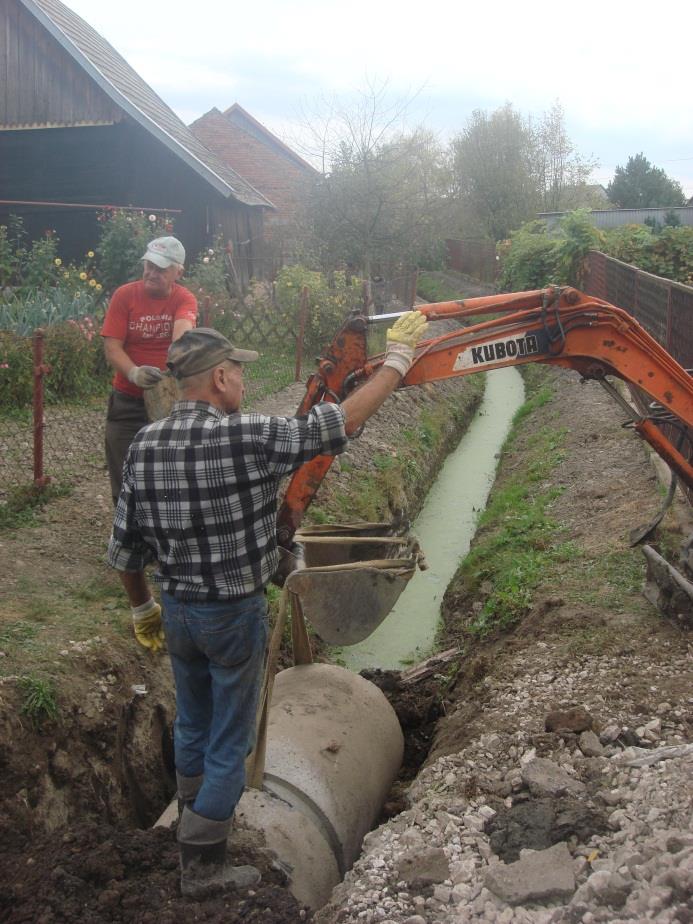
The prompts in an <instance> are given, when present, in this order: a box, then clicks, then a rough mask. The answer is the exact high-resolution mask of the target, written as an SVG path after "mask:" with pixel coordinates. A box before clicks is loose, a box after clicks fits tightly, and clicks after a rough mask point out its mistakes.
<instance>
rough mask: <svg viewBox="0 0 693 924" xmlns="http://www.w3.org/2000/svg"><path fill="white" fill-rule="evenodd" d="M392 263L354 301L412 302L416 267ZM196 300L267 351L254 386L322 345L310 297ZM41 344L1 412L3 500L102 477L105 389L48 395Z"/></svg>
mask: <svg viewBox="0 0 693 924" xmlns="http://www.w3.org/2000/svg"><path fill="white" fill-rule="evenodd" d="M392 269H394V268H392ZM396 269H397V270H398V272H391V273H390V274H389V275H388V277H387V278H383V279H382V280H379V281H378V291H377V298H374V295H373V288H372V286H371V287H368V286H362V285H361V283H360V281H356V282H357V285H358V291H357V292H356V296H357V297H356V302H355V304H360V305H361V306H362V307H363V309H364V310H365V311H367V312H368V313H374V312H377V311H378V310H381V311H382V310H394V307H395V305H397V306H398V307H400V308H405V307H410V306H411V305H413V303H414V301H415V297H416V271H415V270H413V269H410V268H407V267H401V266H399V267H397V268H396ZM200 308H201V315H200V320H201V322H202V323H203V324H205V326H211V327H218V328H219V329H220V330H223V332H224V333H225V334H227V335H228V336H229V337H230V338H231V339H232V340H234V341H235V342H237V343H239V344H241V345H247V346H251V347H254V348H256V349H259V350H260V351H261V352H264V353H265V354H266V355H265V358H266V359H267V362H266V363H265V364H264V366H263V364H262V363H259V364H258V366H262V369H258V372H259V373H260V376H259V380H258V381H257V382H255V381H253V382H252V383H249V384H251V385H252V390H254V391H257V393H259V394H265V393H268V391H270V390H272V389H273V388H274V390H276V389H277V388H281V387H282V386H283V385H285V384H288V381H290V380H292V379H293V377H294V376H293V375H292V374H291V372H290V369H289V367H291V369H293V367H294V365H295V369H296V376H298V375H299V374H300V370H301V361H302V358H303V361H304V365H305V366H307V365H308V364H310V365H311V366H312V363H313V360H314V356H315V355H316V354H317V352H318V350H319V348H320V347H321V346H322V345H323V344H322V343H320V344H317V342H313V341H311V339H310V332H309V331H308V329H307V325H306V317H307V305H303V307H301V305H299V309H298V310H296V308H295V307H285V306H282V304H281V303H280V302H279V300H278V299H277V298H276V293H275V291H274V288H273V287H271V291H270V297H269V298H253V297H252V295H249V296H248V297H247V298H245V299H244V300H243V301H242V303H239V305H238V307H237V308H236V309H235V310H234V311H233V313H232V315H231V316H230V317H229V316H227V315H225V316H224V317H223V318H222V317H221V316H219V314H218V313H215V311H214V310H212V309H211V308H210V306H209V304H205V303H204V301H203V302H202V303H201V305H200ZM346 313H348V309H347V307H345V308H344V309H343V310H342V315H339V317H341V318H342V320H344V319H345V317H346ZM339 317H337V316H335V317H334V324H333V321H332V320H330V324H329V326H330V335H331V334H333V333H334V332H336V330H337V329H338V327H339V324H340V323H341V321H340V320H339ZM222 322H223V323H222ZM304 334H305V343H304ZM42 344H43V332H42V331H37V332H35V334H34V337H33V350H34V357H33V376H34V394H33V403H32V402H29V403H27V405H26V406H22V407H15V408H12V409H11V411H10V412H9V413H4V414H3V415H2V416H1V417H0V504H6V503H7V501H8V499H9V498H10V497H11V496H12V494H13V493H14V492H16V491H17V490H18V489H23V488H27V487H30V486H32V485H34V486H36V487H42V486H43V485H45V484H47V483H51V484H53V485H58V486H66V487H71V486H74V485H75V484H77V483H79V482H80V480H82V479H89V478H93V477H95V476H99V475H100V476H103V477H104V478H105V458H104V436H105V415H106V394H103V395H102V396H100V397H98V396H97V397H92V396H89V397H87V396H85V397H84V398H83V399H80V398H79V397H78V398H77V400H76V401H75V402H73V403H70V404H67V403H64V404H61V403H52V402H51V403H46V402H45V400H44V394H45V391H46V388H45V386H46V385H47V384H48V383H49V382H50V379H49V378H47V377H50V376H51V370H50V368H49V367H48V366H47V365H45V363H44V361H43V353H42V352H41V351H42V349H43V346H42ZM369 346H370V344H369ZM380 348H382V346H381V347H380ZM31 349H32V341H29V340H27V350H31ZM37 350H38V352H37ZM263 376H264V378H265V379H267V381H266V382H265V381H264V380H263ZM249 390H250V389H249Z"/></svg>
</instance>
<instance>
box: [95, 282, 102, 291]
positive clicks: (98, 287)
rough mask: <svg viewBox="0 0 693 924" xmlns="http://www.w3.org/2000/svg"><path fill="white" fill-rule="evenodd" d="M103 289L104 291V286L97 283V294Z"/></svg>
mask: <svg viewBox="0 0 693 924" xmlns="http://www.w3.org/2000/svg"><path fill="white" fill-rule="evenodd" d="M101 289H103V286H102V285H101V283H100V282H97V283H96V291H97V292H100V291H101Z"/></svg>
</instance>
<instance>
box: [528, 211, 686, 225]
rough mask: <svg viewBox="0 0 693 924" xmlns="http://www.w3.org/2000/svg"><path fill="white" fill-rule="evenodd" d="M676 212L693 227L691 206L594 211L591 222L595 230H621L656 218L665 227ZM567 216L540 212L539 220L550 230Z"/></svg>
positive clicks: (559, 213)
mask: <svg viewBox="0 0 693 924" xmlns="http://www.w3.org/2000/svg"><path fill="white" fill-rule="evenodd" d="M669 212H675V213H676V214H677V215H678V217H679V219H680V221H681V224H682V225H693V208H692V207H690V206H685V205H682V206H675V207H674V208H662V209H655V208H652V209H593V210H592V211H590V212H589V217H590V221H591V222H592V223H593V224H594V226H595V228H603V229H605V230H607V229H609V228H620V227H621V226H622V225H642V224H644V223H645V219H646V218H654V219H655V221H657V222H659V224H660V225H663V224H664V222H665V218H666V215H667V214H668V213H669ZM565 215H567V212H540V213H539V214H538V216H537V217H538V218H543V219H544V221H545V222H546V224H547V226H548V228H549V229H551V228H553V227H554V226H555V225H557V224H558V222H559V221H560V220H561V218H563V217H564V216H565Z"/></svg>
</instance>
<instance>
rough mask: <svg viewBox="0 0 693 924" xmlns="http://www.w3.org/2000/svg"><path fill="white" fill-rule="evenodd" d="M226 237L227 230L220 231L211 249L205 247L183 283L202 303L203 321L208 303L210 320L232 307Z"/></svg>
mask: <svg viewBox="0 0 693 924" xmlns="http://www.w3.org/2000/svg"><path fill="white" fill-rule="evenodd" d="M225 253H226V241H225V239H224V236H223V234H217V235H216V236H215V238H214V242H213V244H212V246H211V247H209V248H208V249H207V250H203V251H202V253H201V254H199V256H198V257H197V259H196V260H195V261H194V262H193V263H191V264H190V266H189V268H188V269H187V270H186V272H185V276H184V277H183V280H182V282H183V285H184V286H187V288H188V289H190V291H191V292H193V293H194V294H195V297H196V298H197V301H198V303H199V306H200V321H199V323H200V325H202V322H203V320H204V311H205V303H206V301H207V299H209V302H208V307H209V314H210V323H212V320H213V321H214V326H215V327H216V326H217V320H218V319H219V318H220V317H224V316H226V315H228V314H229V313H230V311H231V309H232V303H233V298H232V296H231V292H230V291H229V284H228V279H227V266H226V261H225V259H224V257H225Z"/></svg>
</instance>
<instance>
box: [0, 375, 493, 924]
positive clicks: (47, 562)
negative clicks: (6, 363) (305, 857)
mask: <svg viewBox="0 0 693 924" xmlns="http://www.w3.org/2000/svg"><path fill="white" fill-rule="evenodd" d="M301 391H302V389H301V387H300V386H299V387H293V386H292V387H291V388H290V389H289V390H288V391H287V393H286V394H285V395H284V396H281V397H274V398H273V399H269V400H267V401H266V402H265V403H264V404H263V406H262V410H264V411H266V412H270V413H272V412H273V413H280V412H283V413H290V412H291V410H292V409H293V408H295V406H296V404H297V398H298V396H299V393H300V392H301ZM479 395H480V383H479V382H477V383H476V384H475V385H471V384H470V383H468V382H461V381H456V382H448V383H440V384H439V385H436V386H431V387H426V388H415V389H409V390H408V391H407V392H406V393H405V394H400V395H397V396H396V397H395V398H393V399H392V400H391V401H390V402H389V403H388V405H386V406H385V407H384V408H383V409H382V410H381V411H380V412H379V415H378V416H377V417H376V418H375V420H374V421H372V424H371V427H369V428H367V430H366V432H365V433H364V435H363V437H362V438H361V439H360V440H359V441H355V442H354V443H352V445H351V446H350V449H349V455H348V460H349V464H348V465H346V464H345V465H343V467H341V470H340V466H335V470H334V471H333V472H331V473H330V474H329V475H328V477H327V479H326V482H325V484H324V486H323V489H322V492H321V493H322V503H321V509H322V510H323V511H327V513H326V514H324V515H326V516H339V515H340V514H341V513H343V510H344V501H341V502H340V503H337V501H336V497H337V494H340V496H347V497H348V496H349V495H350V494H351V495H352V496H354V495H356V494H358V492H359V491H361V490H362V485H363V484H364V482H363V478H364V477H365V478H366V480H367V481H366V483H367V484H368V486H369V490H374V491H375V489H374V487H373V485H374V484H376V482H375V481H374V480H373V479H377V477H378V475H379V471H380V465H381V464H382V463H379V462H378V460H387V459H389V458H394V457H395V456H396V455H397V454H398V453H399V455H400V456H402V451H401V447H400V446H399V437H400V434H401V432H402V430H403V429H404V428H408V429H409V430H412V431H413V430H415V429H416V428H417V426H418V425H419V424H420V423H421V421H424V420H425V422H426V427H427V429H426V437H427V438H426V441H424V443H422V444H421V445H418V444H413V445H412V446H411V447H410V448H409V449H408V450H407V451H406V452H405V453H404V455H405V456H406V457H407V459H408V460H409V459H410V461H411V464H410V465H409V467H408V471H409V472H410V474H411V477H410V478H408V480H407V483H406V485H405V486H404V487H403V486H402V485H396V484H394V483H392V484H391V483H389V482H387V483H385V484H384V485H380V483H379V482H377V492H375V493H376V494H377V498H376V500H377V506H378V511H377V512H378V513H379V514H380V515H382V516H383V517H384V518H387V517H388V516H389V515H391V513H392V512H393V511H394V510H395V508H397V509H399V508H400V507H401V506H402V505H405V508H406V512H407V513H408V514H409V515H410V516H412V517H413V516H414V515H415V514H416V512H417V510H418V506H419V504H420V502H421V500H422V499H423V497H424V496H425V493H426V490H427V486H428V484H430V482H431V480H433V478H434V477H435V473H436V471H437V468H438V467H439V465H441V464H442V461H443V460H444V457H445V455H446V454H447V452H448V451H449V448H450V447H451V446H452V445H454V443H455V442H456V440H457V438H458V437H459V435H460V432H461V430H462V429H463V427H464V425H465V420H466V419H467V418H468V417H469V415H470V414H472V413H473V410H474V408H475V407H476V404H477V401H478V399H479ZM433 420H435V422H436V428H435V445H434V446H433V447H432V446H431V444H430V443H429V439H430V438H432V437H431V426H432V424H431V421H433ZM374 460H375V461H374ZM374 496H375V495H374ZM107 498H108V488H107V482H106V478H105V473H103V472H102V471H101V470H100V469H97V470H95V471H94V472H93V473H92V476H91V477H90V478H86V479H85V480H84V481H83V482H82V483H81V484H80V485H79V488H78V489H77V491H76V492H75V493H74V494H73V495H72V496H71V497H66V498H60V499H58V500H56V501H55V502H53V503H51V504H49V505H48V506H47V507H46V508H45V510H44V511H43V512H42V514H41V516H40V519H39V522H38V523H37V524H36V525H34V526H32V527H25V528H22V529H19V530H17V531H15V532H14V533H13V534H12V535H11V536H3V537H2V541H1V544H0V567H2V568H3V569H5V573H7V574H10V575H11V580H10V581H9V582H7V583H6V585H5V586H4V588H3V591H2V601H1V610H0V631H4V633H5V636H6V637H8V638H9V637H10V636H11V634H12V632H11V630H12V627H14V626H17V625H21V626H28V625H29V615H28V613H29V611H30V608H31V607H32V606H33V610H31V611H32V612H35V610H36V608H37V607H36V600H37V599H38V600H41V601H43V602H44V604H45V603H46V601H53V602H54V604H55V611H54V613H50V612H49V613H44V612H42V613H41V620H40V621H39V622H38V627H39V629H40V632H39V634H38V635H37V638H40V639H43V640H44V644H43V645H42V647H41V650H40V653H39V651H38V650H37V649H32V647H31V645H27V647H26V648H25V649H24V651H23V652H22V651H20V652H19V657H22V658H24V662H23V663H22V664H21V665H20V664H17V667H18V668H19V669H18V670H17V672H9V671H8V672H7V673H6V674H5V675H4V676H2V677H0V767H1V768H2V773H3V787H2V791H1V792H0V831H2V835H3V836H2V841H1V844H0V882H2V883H4V885H3V886H2V887H0V921H8V922H25V921H26V922H29V921H31V922H36V921H41V922H46V924H48V922H63V921H64V922H77V921H80V922H90V921H94V922H96V921H99V922H105V921H128V922H148V921H153V920H156V921H165V922H168V921H171V922H178V921H190V920H201V921H202V920H205V921H222V920H223V921H224V922H229V921H235V920H244V921H252V920H255V919H256V917H257V919H258V920H263V921H265V922H288V921H291V922H294V921H297V920H299V919H300V914H301V909H300V908H299V907H298V905H297V903H296V902H295V900H294V899H293V897H292V896H291V895H290V893H289V892H288V890H287V889H286V887H285V883H284V876H283V874H282V873H281V871H280V870H278V869H276V868H274V866H273V864H272V860H271V858H269V857H268V856H267V855H266V854H265V853H264V851H263V845H262V843H261V842H260V841H258V839H257V837H255V836H251V835H250V833H249V832H246V833H244V832H239V833H238V835H237V838H236V841H235V842H234V845H233V853H234V855H235V857H236V858H237V861H238V862H253V863H255V864H256V865H257V866H258V867H259V868H260V869H261V871H262V873H263V885H262V888H259V889H258V890H255V894H251V895H239V896H232V897H230V898H228V899H227V900H226V901H225V902H224V901H212V902H203V903H196V904H191V903H190V902H188V901H186V900H183V899H182V898H181V897H180V895H179V893H178V874H177V852H176V844H175V833H174V832H171V831H163V832H162V831H152V830H148V829H149V827H150V826H151V825H152V824H153V822H154V821H155V820H156V818H158V816H159V814H160V813H161V811H162V810H163V809H164V808H165V806H166V805H167V804H168V802H169V801H170V799H171V798H172V797H173V795H174V792H175V778H174V768H173V755H172V719H173V716H174V697H173V688H172V683H171V678H170V669H169V666H168V662H167V660H166V658H165V657H164V656H160V657H156V656H152V655H151V654H149V653H147V652H143V651H140V650H139V649H138V648H137V646H136V645H135V644H134V642H133V641H132V639H131V637H130V629H129V614H128V611H127V607H126V606H125V603H124V600H123V599H122V593H121V592H120V590H119V588H118V585H117V580H114V575H113V573H112V572H111V571H110V569H108V568H107V567H106V566H105V564H104V561H103V553H104V549H105V541H106V538H107V535H108V522H109V517H110V506H109V505H108V502H107ZM346 505H347V507H348V506H349V502H348V501H347V504H346ZM342 518H343V519H344V518H345V517H344V516H342ZM347 518H348V517H347ZM32 553H38V555H39V556H40V567H37V566H36V561H37V559H36V557H34V558H33V559H32ZM78 584H83V586H84V587H85V588H91V590H90V592H87V590H85V591H84V594H83V595H84V596H86V598H87V599H86V601H82V599H81V598H79V599H75V598H74V597H73V596H70V588H71V587H74V586H75V585H78ZM95 586H96V587H97V588H98V591H99V592H98V593H97V592H96V591H95V590H94V587H95ZM104 589H105V591H104ZM106 591H107V593H106ZM32 600H33V601H34V602H33V604H32ZM75 604H78V605H83V606H84V609H85V612H84V614H83V616H84V619H83V620H82V619H81V618H80V620H78V622H77V624H76V623H75V621H74V619H73V617H74V606H75ZM48 605H49V606H50V603H48ZM61 613H63V614H66V617H65V621H64V622H61V618H60V616H61ZM85 623H86V625H85ZM32 625H33V623H32ZM77 628H79V629H80V632H81V636H79V635H78V637H77V638H74V637H70V636H71V635H72V634H78V633H77V632H76V631H75V630H76V629H77ZM8 633H9V634H8ZM30 641H31V642H32V644H33V642H34V641H35V640H34V639H33V638H32V639H31V640H30ZM318 653H319V644H318ZM15 654H16V653H15ZM0 664H2V661H0ZM3 666H4V665H3ZM20 671H21V674H20ZM33 671H40V672H41V674H42V675H43V673H44V672H46V671H47V672H48V673H50V674H51V676H52V677H53V679H54V682H55V688H56V691H57V700H58V706H59V710H60V714H59V718H57V719H50V718H44V719H43V720H41V721H39V722H33V721H32V720H31V718H30V717H29V716H28V715H27V714H26V713H23V712H22V704H23V698H24V693H23V688H22V685H21V683H20V678H21V677H22V676H25V673H28V672H33Z"/></svg>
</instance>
